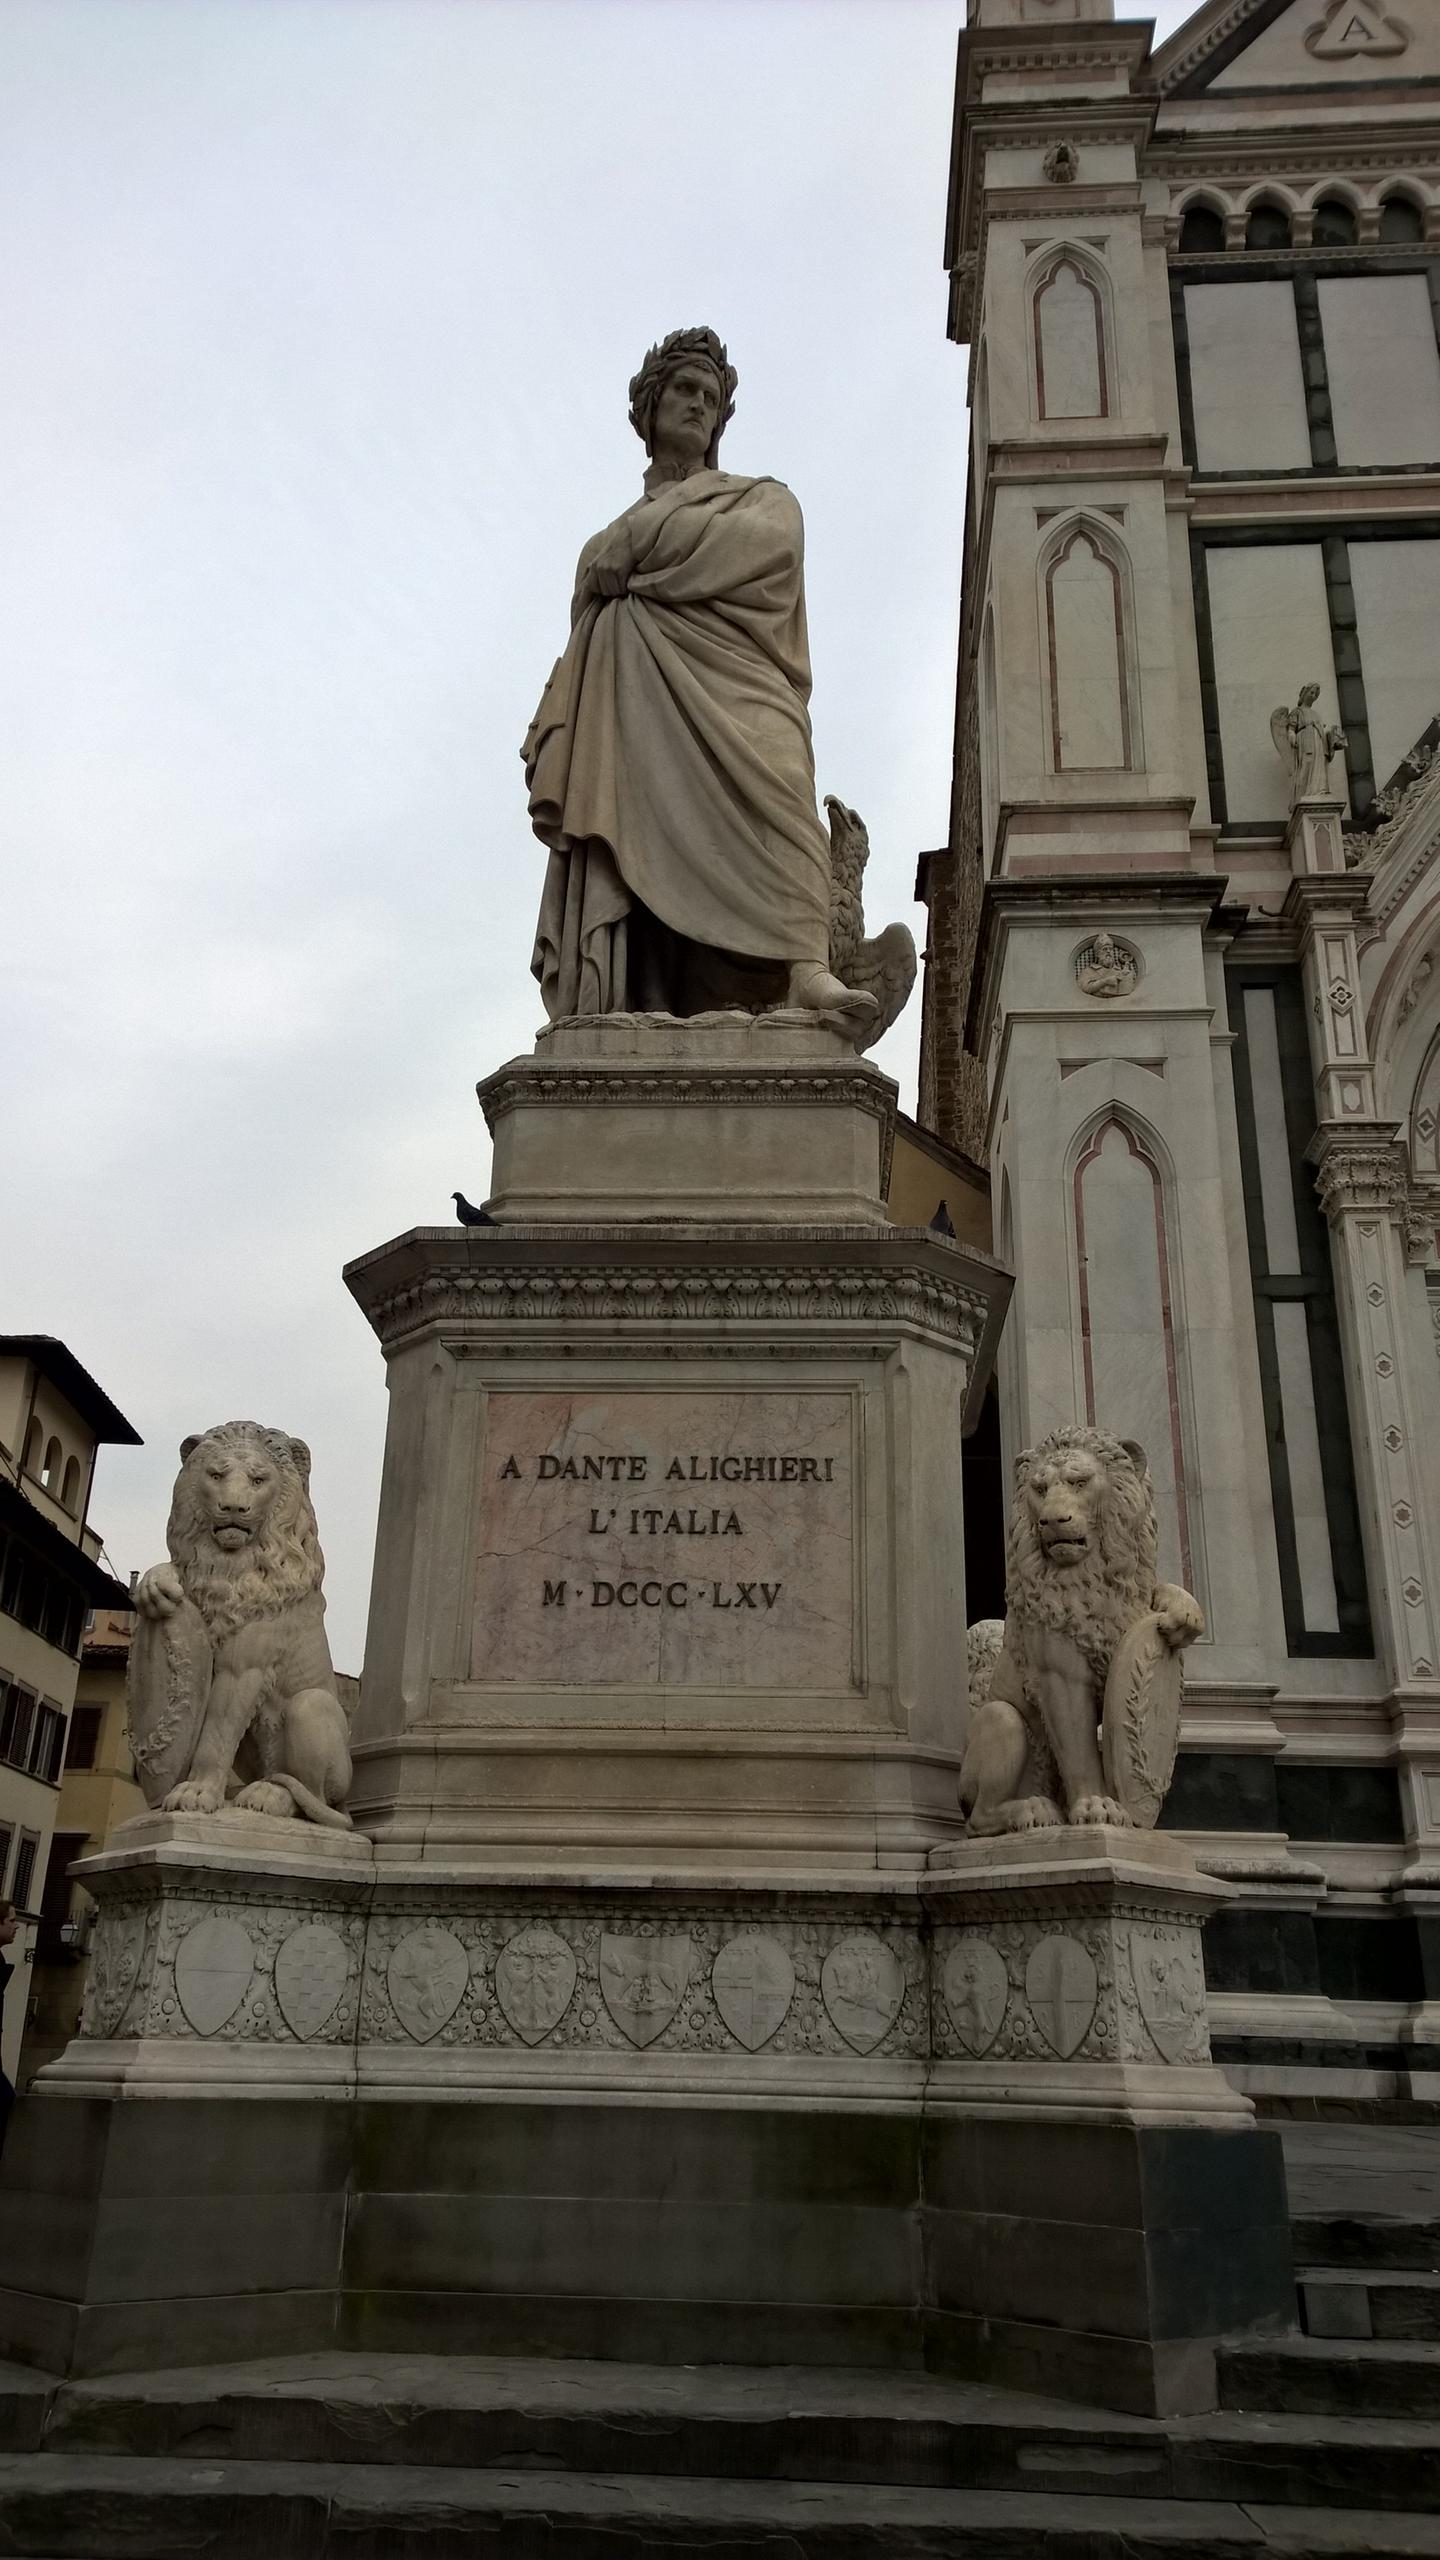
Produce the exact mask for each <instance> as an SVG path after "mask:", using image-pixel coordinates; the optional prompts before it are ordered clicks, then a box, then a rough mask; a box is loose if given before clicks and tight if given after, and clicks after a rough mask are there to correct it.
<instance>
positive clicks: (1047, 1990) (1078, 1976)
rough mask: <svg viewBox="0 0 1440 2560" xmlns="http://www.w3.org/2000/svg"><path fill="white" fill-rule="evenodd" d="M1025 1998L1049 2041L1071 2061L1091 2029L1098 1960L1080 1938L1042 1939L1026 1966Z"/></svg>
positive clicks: (1096, 1995) (1097, 1982)
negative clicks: (1096, 1963)
mask: <svg viewBox="0 0 1440 2560" xmlns="http://www.w3.org/2000/svg"><path fill="white" fill-rule="evenodd" d="M1025 1997H1026V1999H1027V2000H1028V2001H1029V2003H1030V2013H1031V2016H1032V2017H1033V2018H1034V2020H1035V2024H1036V2026H1037V2027H1038V2028H1039V2030H1040V2033H1041V2034H1042V2036H1043V2037H1044V2038H1045V2041H1046V2043H1047V2044H1048V2045H1049V2046H1051V2048H1052V2049H1053V2051H1054V2052H1056V2053H1058V2054H1059V2056H1060V2059H1061V2061H1062V2062H1068V2061H1069V2059H1070V2056H1071V2054H1072V2053H1078V2052H1079V2050H1080V2047H1081V2045H1082V2044H1083V2043H1084V2041H1085V2038H1086V2036H1087V2035H1088V2034H1089V2032H1090V2021H1091V2019H1092V2018H1093V2017H1094V2015H1095V2003H1096V2001H1097V2000H1098V1999H1099V1997H1100V1977H1099V1975H1098V1973H1097V1972H1096V1970H1095V1959H1094V1957H1093V1956H1092V1955H1091V1953H1090V1951H1089V1949H1088V1948H1087V1947H1082V1946H1081V1944H1080V1941H1079V1939H1078V1938H1066V1937H1063V1936H1059V1935H1056V1936H1053V1937H1049V1938H1042V1939H1041V1940H1040V1943H1039V1945H1038V1946H1035V1947H1032V1948H1031V1950H1030V1961H1029V1963H1028V1964H1027V1965H1026V1967H1025Z"/></svg>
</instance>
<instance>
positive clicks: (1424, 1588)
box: [1308, 1120, 1440, 1684]
mask: <svg viewBox="0 0 1440 2560" xmlns="http://www.w3.org/2000/svg"><path fill="white" fill-rule="evenodd" d="M1308 1152H1309V1156H1310V1160H1311V1162H1312V1163H1313V1165H1314V1166H1315V1187H1316V1190H1317V1191H1318V1193H1319V1195H1320V1204H1321V1206H1322V1208H1323V1209H1324V1212H1325V1215H1326V1217H1327V1218H1328V1219H1329V1221H1330V1224H1331V1227H1332V1229H1333V1231H1334V1238H1335V1278H1336V1293H1337V1299H1338V1305H1339V1312H1340V1320H1341V1331H1342V1336H1343V1339H1344V1345H1345V1365H1346V1371H1347V1383H1348V1386H1349V1393H1350V1419H1351V1429H1352V1432H1353V1434H1354V1440H1355V1458H1356V1466H1357V1471H1358V1473H1359V1476H1360V1480H1361V1484H1362V1486H1363V1488H1364V1490H1365V1494H1366V1497H1367V1499H1366V1502H1365V1506H1364V1507H1365V1510H1366V1512H1367V1513H1368V1519H1367V1521H1366V1553H1367V1564H1368V1568H1369V1576H1370V1583H1371V1599H1372V1605H1373V1609H1374V1615H1375V1621H1376V1632H1377V1635H1378V1636H1379V1638H1380V1641H1381V1644H1382V1646H1383V1649H1384V1651H1385V1653H1386V1655H1387V1656H1388V1658H1389V1661H1390V1664H1391V1668H1392V1672H1393V1676H1394V1678H1395V1680H1396V1682H1397V1684H1408V1683H1409V1682H1411V1681H1416V1680H1421V1681H1427V1682H1428V1681H1433V1680H1434V1679H1435V1677H1436V1667H1437V1662H1440V1641H1437V1626H1440V1617H1437V1607H1436V1602H1437V1594H1436V1588H1435V1581H1436V1577H1435V1572H1434V1558H1433V1556H1432V1555H1431V1553H1430V1548H1431V1544H1432V1535H1431V1529H1430V1524H1429V1520H1428V1515H1427V1510H1426V1491H1425V1485H1424V1481H1423V1477H1422V1464H1421V1458H1420V1452H1419V1448H1418V1446H1417V1432H1416V1427H1415V1426H1416V1416H1415V1411H1414V1398H1413V1391H1412V1385H1411V1381H1410V1379H1409V1377H1408V1375H1407V1367H1406V1356H1405V1336H1404V1306H1405V1288H1406V1280H1405V1262H1406V1245H1407V1241H1408V1237H1407V1222H1408V1217H1409V1210H1410V1183H1409V1172H1408V1167H1407V1165H1406V1161H1405V1152H1404V1149H1403V1147H1402V1146H1401V1145H1400V1141H1399V1130H1398V1125H1397V1124H1396V1123H1395V1122H1394V1121H1388V1120H1371V1121H1369V1122H1368V1123H1366V1124H1364V1125H1362V1126H1359V1127H1350V1128H1344V1129H1337V1128H1321V1129H1319V1130H1317V1132H1316V1134H1315V1137H1314V1138H1313V1139H1312V1141H1311V1144H1310V1147H1309V1150H1308Z"/></svg>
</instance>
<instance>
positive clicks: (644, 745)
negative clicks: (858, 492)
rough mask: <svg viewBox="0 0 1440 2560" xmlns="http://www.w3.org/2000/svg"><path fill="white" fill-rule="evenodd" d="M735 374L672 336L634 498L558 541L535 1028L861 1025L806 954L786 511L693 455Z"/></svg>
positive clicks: (646, 370) (803, 731) (815, 897)
mask: <svg viewBox="0 0 1440 2560" xmlns="http://www.w3.org/2000/svg"><path fill="white" fill-rule="evenodd" d="M736 380H737V376H736V374H735V371H734V369H733V367H732V366H731V364H730V361H729V358H728V356H727V354H726V351H725V349H724V347H723V346H722V345H721V343H720V340H719V339H718V338H717V337H716V335H715V333H714V331H713V330H711V329H677V330H675V331H674V332H673V333H672V334H671V336H670V337H668V338H667V339H666V340H665V342H664V344H663V345H662V346H659V347H652V348H651V350H650V353H649V354H648V355H647V357H646V359H645V362H644V363H643V365H642V366H641V368H640V370H639V372H638V373H637V374H636V376H635V378H634V380H633V382H632V383H631V385H630V423H631V425H632V426H633V427H634V429H635V432H636V434H637V435H638V436H640V437H641V438H642V439H643V441H644V444H645V450H646V452H647V454H648V455H649V457H650V467H649V469H648V470H647V472H646V474H645V482H644V493H643V495H642V496H641V497H640V498H639V499H638V500H637V501H636V503H635V505H634V506H632V507H628V508H627V509H626V511H625V513H624V514H623V515H622V516H618V517H617V518H616V520H615V522H614V523H613V524H611V525H607V527H606V529H605V531H604V532H603V533H599V534H597V535H596V536H595V538H594V540H593V541H591V542H587V544H586V545H585V548H584V550H583V551H582V552H581V554H580V565H579V569H578V571H577V574H576V581H575V600H574V604H573V607H572V612H571V630H570V641H569V645H568V647H567V648H566V651H565V654H564V656H563V657H562V658H561V659H560V660H559V661H558V663H557V665H556V667H555V671H554V673H553V675H552V676H551V678H550V681H549V683H548V684H547V685H546V687H545V691H544V693H543V695H542V696H541V700H540V707H539V709H538V711H537V712H536V714H535V718H534V720H533V721H532V723H531V726H530V733H529V736H528V737H527V738H526V741H525V745H524V749H523V751H522V752H523V754H524V758H525V776H526V780H527V782H528V784H529V788H530V817H531V823H532V824H533V826H534V829H535V832H536V834H537V835H538V836H539V838H540V840H541V842H542V844H545V845H547V846H548V847H549V849H550V859H549V864H548V867H547V870H546V874H545V887H544V892H543V895H542V898H541V902H540V922H539V926H538V929H537V933H536V939H535V956H534V960H533V962H532V964H531V965H532V967H533V968H534V971H535V975H536V976H537V978H538V979H539V980H540V985H541V989H542V991H543V994H544V998H545V1009H546V1012H547V1013H548V1014H549V1016H550V1018H551V1020H552V1021H559V1020H562V1019H564V1018H565V1017H566V1016H568V1015H571V1014H577V1013H647V1012H664V1013H679V1014H688V1013H698V1012H703V1011H706V1010H708V1009H709V1008H710V1007H712V1006H716V1007H723V1006H742V1007H747V1008H749V1009H750V1010H752V1011H763V1010H765V1009H767V1008H769V1007H770V1006H773V1005H785V1004H788V1005H797V1006H802V1007H807V1008H811V1009H814V1010H816V1011H819V1012H825V1013H829V1014H831V1015H832V1016H834V1015H836V1014H839V1015H841V1016H842V1017H843V1019H844V1022H845V1025H846V1027H847V1028H849V1029H851V1030H852V1031H855V1032H858V1031H860V1030H861V1029H862V1028H864V1027H865V1026H867V1025H872V1024H873V1023H874V1021H875V1018H876V1005H875V1001H874V999H873V998H872V997H871V996H870V995H868V994H867V993H864V992H857V991H856V990H855V989H853V988H851V987H848V986H846V985H845V984H843V983H842V981H841V980H840V979H839V978H837V977H835V976H833V975H832V973H831V970H830V965H829V937H830V894H831V892H830V848H829V844H828V842H827V838H826V834H825V829H824V827H823V826H822V824H821V821H820V816H819V812H818V810H817V808H816V805H815V762H814V754H813V750H812V747H811V742H810V717H809V712H808V710H807V708H806V705H807V703H808V701H809V698H810V650H809V642H808V638H807V635H806V628H805V592H804V579H803V564H804V528H803V525H802V522H801V516H800V509H799V507H798V506H797V505H796V503H795V500H794V499H793V498H792V496H791V494H790V492H789V490H788V489H786V488H785V487H783V486H782V484H781V483H780V482H779V481H778V480H747V479H742V478H741V477H739V475H738V474H736V473H734V472H729V471H721V470H719V469H717V467H716V456H717V454H718V452H719V447H720V438H721V435H722V433H723V431H724V428H725V425H726V422H727V420H728V419H729V418H730V417H731V416H732V414H733V411H734V395H735V385H736Z"/></svg>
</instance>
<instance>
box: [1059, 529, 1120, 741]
mask: <svg viewBox="0 0 1440 2560" xmlns="http://www.w3.org/2000/svg"><path fill="white" fill-rule="evenodd" d="M1044 590H1045V621H1044V645H1045V649H1046V656H1047V664H1046V667H1045V669H1044V671H1043V672H1044V674H1045V677H1046V683H1047V691H1048V696H1049V715H1050V716H1049V727H1050V755H1051V761H1052V764H1053V767H1054V770H1055V771H1056V773H1080V772H1104V771H1114V770H1116V769H1117V768H1118V769H1120V770H1124V769H1125V768H1126V767H1128V766H1130V765H1132V764H1133V763H1134V761H1135V758H1134V753H1133V739H1132V721H1131V705H1130V651H1129V645H1128V639H1127V632H1126V621H1127V611H1126V594H1125V581H1124V578H1123V575H1122V573H1121V568H1120V564H1119V561H1118V560H1117V559H1116V558H1115V556H1114V553H1113V552H1112V550H1111V548H1110V544H1109V542H1108V540H1107V539H1106V537H1104V536H1103V535H1102V534H1101V533H1100V532H1099V531H1098V530H1092V528H1091V526H1090V525H1089V524H1088V523H1080V524H1075V525H1072V526H1071V527H1070V528H1069V529H1068V531H1062V532H1061V533H1060V534H1059V536H1058V537H1056V538H1055V540H1054V541H1053V542H1052V545H1051V549H1050V552H1049V555H1048V557H1047V559H1046V562H1045V568H1044Z"/></svg>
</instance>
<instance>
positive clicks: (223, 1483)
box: [191, 1441, 280, 1556]
mask: <svg viewBox="0 0 1440 2560" xmlns="http://www.w3.org/2000/svg"><path fill="white" fill-rule="evenodd" d="M191 1464H192V1469H193V1473H192V1485H193V1489H194V1494H195V1508H196V1510H197V1512H198V1513H199V1516H200V1520H201V1522H202V1524H203V1526H204V1527H205V1528H207V1529H208V1530H209V1532H210V1535H211V1537H212V1538H213V1539H214V1541H215V1544H216V1546H217V1547H218V1548H219V1549H220V1551H221V1554H222V1555H227V1556H233V1555H238V1554H239V1553H240V1550H241V1548H242V1547H248V1546H249V1545H250V1543H251V1541H252V1540H253V1539H254V1538H255V1537H256V1536H257V1535H258V1534H259V1532H260V1531H261V1530H262V1529H263V1527H264V1525H265V1522H266V1521H267V1520H268V1518H269V1516H270V1512H271V1509H272V1507H273V1505H274V1502H275V1497H276V1495H277V1494H278V1493H279V1491H280V1470H279V1468H278V1467H277V1466H276V1464H275V1462H274V1460H273V1459H272V1458H270V1457H269V1456H267V1454H266V1452H265V1451H264V1450H263V1449H262V1448H261V1446H260V1444H259V1443H258V1442H256V1443H255V1444H254V1445H253V1446H252V1447H250V1448H249V1449H248V1450H239V1449H233V1448H231V1449H227V1448H224V1447H222V1446H221V1445H220V1444H219V1443H218V1442H216V1441H210V1442H207V1443H202V1445H201V1447H200V1448H199V1450H197V1452H196V1454H195V1457H194V1459H193V1460H192V1461H191Z"/></svg>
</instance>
